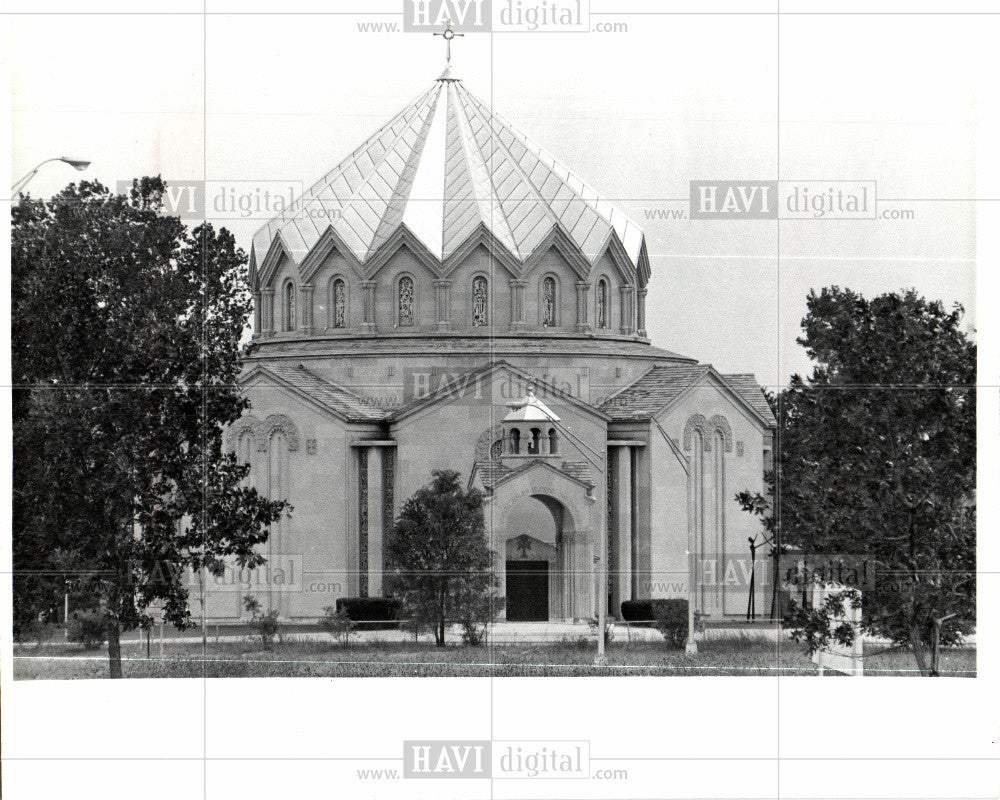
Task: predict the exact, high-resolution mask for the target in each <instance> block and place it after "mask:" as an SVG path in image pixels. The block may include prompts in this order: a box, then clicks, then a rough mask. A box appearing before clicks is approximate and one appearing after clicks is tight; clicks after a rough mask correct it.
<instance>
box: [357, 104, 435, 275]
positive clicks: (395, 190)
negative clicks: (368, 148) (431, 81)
mask: <svg viewBox="0 0 1000 800" xmlns="http://www.w3.org/2000/svg"><path fill="white" fill-rule="evenodd" d="M430 92H436V97H435V98H434V104H433V106H432V107H431V110H430V113H429V114H428V115H427V119H425V120H424V122H423V124H422V125H421V128H420V132H419V133H418V134H417V141H416V142H414V145H413V147H411V148H410V152H409V154H408V157H407V159H406V161H405V163H404V165H403V172H401V173H400V174H399V176H398V179H397V180H396V182H395V184H394V185H393V187H392V193H391V194H390V195H389V199H388V200H386V201H385V205H386V213H385V214H382V215H381V219H380V221H379V225H378V227H377V228H376V229H375V230H374V231H373V232H372V238H371V241H370V242H368V247H367V252H365V254H364V256H363V257H362V259H361V262H362V264H364V263H366V262H367V261H368V259H369V258H370V257H371V256H372V255H374V254H375V252H376V251H378V249H379V247H381V246H382V245H383V244H385V243H386V242H387V241H389V239H391V238H392V234H393V233H395V231H396V230H397V229H398V228H399V226H400V225H403V224H404V223H403V216H404V214H405V213H406V203H407V201H408V200H409V198H410V192H411V191H413V180H412V178H411V180H410V183H409V186H408V187H407V191H406V196H405V197H403V196H402V195H401V194H400V191H399V190H400V187H401V186H402V184H403V175H404V174H405V173H406V170H407V169H409V168H410V166H411V163H410V162H411V161H412V160H413V156H414V153H415V152H416V150H417V147H418V146H419V148H420V154H421V156H422V155H423V152H424V147H426V146H427V138H428V136H429V134H430V130H431V124H432V123H433V121H434V115H435V114H436V113H437V104H438V103H440V102H441V87H440V86H434V87H433V88H432V89H431V90H430ZM430 92H428V93H426V94H425V95H424V97H426V96H427V94H430ZM403 133H405V129H404V131H401V132H400V134H399V136H397V137H396V139H395V141H394V142H393V143H392V144H393V147H395V146H396V144H397V143H398V142H399V140H400V139H401V138H402V137H403ZM392 149H393V148H386V151H385V153H383V154H382V158H380V159H379V164H378V166H381V165H382V164H384V163H385V161H386V159H387V158H388V154H389V153H390V152H391V151H392ZM419 161H420V158H417V162H418V163H419ZM376 169H377V167H376ZM373 171H374V170H373ZM413 177H416V168H415V167H414V173H413ZM363 185H364V184H362V186H363ZM359 188H360V187H359ZM356 194H357V193H356V192H355V194H352V195H351V198H353V197H354V196H355V195H356ZM397 198H399V199H401V200H402V202H403V210H402V213H400V214H399V219H398V220H397V221H396V224H395V225H394V226H393V227H392V229H391V230H390V231H389V232H388V235H385V236H384V237H383V239H382V241H381V242H379V243H378V244H377V245H376V240H377V239H378V237H379V231H380V230H382V229H383V228H384V227H385V225H386V221H387V220H386V218H387V216H388V212H389V209H390V208H392V207H393V203H394V202H396V200H397ZM410 233H413V231H410ZM413 235H414V238H418V239H419V238H420V237H418V236H417V235H416V234H413ZM428 249H430V248H428Z"/></svg>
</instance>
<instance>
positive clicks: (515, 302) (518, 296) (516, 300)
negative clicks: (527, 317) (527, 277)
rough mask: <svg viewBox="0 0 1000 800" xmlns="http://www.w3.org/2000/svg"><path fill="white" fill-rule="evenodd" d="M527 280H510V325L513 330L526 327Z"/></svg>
mask: <svg viewBox="0 0 1000 800" xmlns="http://www.w3.org/2000/svg"><path fill="white" fill-rule="evenodd" d="M527 285H528V282H527V281H522V280H512V281H510V327H511V330H515V331H518V330H523V329H524V287H525V286H527Z"/></svg>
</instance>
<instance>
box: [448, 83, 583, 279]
mask: <svg viewBox="0 0 1000 800" xmlns="http://www.w3.org/2000/svg"><path fill="white" fill-rule="evenodd" d="M463 88H464V87H463ZM464 91H465V94H466V95H468V97H469V99H470V100H472V102H473V103H475V104H476V105H477V106H481V105H482V104H481V101H480V100H479V98H477V97H476V96H475V95H474V94H473V93H472V92H470V91H469V90H468V89H464ZM480 113H482V112H481V111H480ZM489 117H491V118H492V119H496V120H498V121H499V122H500V124H501V126H504V127H507V128H509V129H511V130H517V129H516V128H514V126H513V125H511V124H510V123H509V122H508V121H507V120H506V119H504V118H503V117H501V116H500V115H499V114H497V113H495V112H494V111H493V106H490V114H489ZM489 131H490V138H491V139H494V140H495V141H496V143H497V147H498V148H503V152H504V153H505V154H506V155H507V158H508V160H509V161H510V164H511V166H512V168H513V169H514V170H516V171H517V174H518V175H519V176H520V177H521V180H522V181H523V182H524V184H525V185H526V186H527V187H528V188H529V190H530V191H531V193H532V194H533V195H534V198H535V202H536V203H537V204H538V205H539V206H541V209H542V213H543V214H544V215H545V216H546V217H548V218H549V219H551V220H552V223H553V225H556V226H557V225H559V222H560V220H559V217H557V216H556V213H555V212H554V211H553V210H552V206H551V205H550V204H549V202H548V201H547V200H546V199H545V198H544V197H543V196H542V193H541V192H540V191H539V189H538V187H537V186H535V184H534V181H532V180H531V178H530V177H529V176H528V174H527V173H526V172H525V171H524V169H523V168H522V167H521V162H520V161H518V159H516V158H514V154H513V153H511V152H510V148H509V147H508V146H507V145H505V144H504V143H503V141H502V140H501V139H500V135H499V134H498V133H497V132H496V130H495V128H494V126H493V124H492V122H491V123H490V125H489ZM517 132H518V133H521V131H517ZM521 138H522V139H523V138H525V137H524V134H523V133H521ZM490 187H491V188H493V187H494V184H493V181H492V180H490ZM495 194H496V192H495V190H494V195H495ZM498 205H500V212H501V214H503V217H504V222H505V223H506V224H507V227H508V228H509V229H510V233H511V238H513V237H514V229H513V228H512V227H511V225H510V220H508V219H507V215H506V214H504V213H503V205H502V201H500V200H499V199H498ZM537 227H538V225H535V228H537ZM532 230H534V228H532ZM588 235H589V232H588ZM570 238H571V239H572V237H570ZM515 243H516V240H515ZM518 252H520V248H518ZM581 252H582V248H581ZM584 257H586V254H584ZM523 261H527V257H525V258H524V259H523ZM588 261H589V259H588Z"/></svg>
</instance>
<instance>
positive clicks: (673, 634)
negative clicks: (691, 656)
mask: <svg viewBox="0 0 1000 800" xmlns="http://www.w3.org/2000/svg"><path fill="white" fill-rule="evenodd" d="M652 607H653V614H654V619H655V620H656V629H657V630H658V631H659V632H660V633H662V634H663V638H664V639H665V640H666V641H668V642H670V643H671V644H672V645H674V647H684V645H686V644H687V638H688V603H687V600H684V599H682V598H670V599H661V600H654V601H653V602H652Z"/></svg>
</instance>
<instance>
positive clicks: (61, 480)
mask: <svg viewBox="0 0 1000 800" xmlns="http://www.w3.org/2000/svg"><path fill="white" fill-rule="evenodd" d="M164 191H165V187H164V184H163V182H162V181H161V180H160V179H159V178H143V179H141V180H137V181H135V182H134V183H133V187H132V190H131V192H129V193H128V194H126V195H118V194H114V193H112V192H110V191H109V190H108V189H106V188H105V187H103V186H101V185H100V184H98V183H88V182H82V183H80V184H78V185H70V186H69V187H67V188H66V189H65V190H64V191H63V192H62V193H60V194H58V195H56V196H55V197H53V198H52V199H51V200H48V201H42V200H34V199H31V198H30V197H22V198H21V200H20V201H19V202H18V203H17V204H16V205H14V206H13V210H12V215H13V225H12V241H11V262H12V324H11V328H12V332H11V333H12V345H13V346H12V364H13V377H14V385H15V387H16V389H15V398H14V570H15V596H14V601H15V617H16V620H15V621H16V623H17V622H20V623H22V624H24V623H27V622H28V621H30V620H31V619H33V618H36V617H37V615H38V613H39V611H44V610H45V609H47V608H49V607H51V605H52V603H53V600H54V597H55V596H56V595H57V594H60V593H61V592H62V590H63V589H64V586H65V581H66V580H70V581H71V582H72V585H73V586H74V588H75V589H76V590H78V591H85V592H92V593H94V594H95V596H96V597H98V598H99V600H100V604H101V607H102V609H103V610H104V612H105V613H106V614H107V617H108V621H109V638H108V647H109V656H110V660H111V671H112V675H113V676H117V675H120V671H121V666H120V660H119V658H120V657H119V652H118V634H119V631H120V630H121V629H122V628H124V629H128V628H132V627H134V626H136V625H138V624H140V623H142V622H143V621H144V620H146V619H147V611H148V608H149V606H150V604H152V603H154V602H157V603H159V604H160V605H162V607H163V608H164V610H165V614H166V617H167V619H168V620H169V621H171V622H173V623H174V624H177V625H181V626H183V625H185V624H186V623H187V622H188V616H189V610H188V606H187V591H186V588H185V573H186V571H187V570H188V569H195V570H198V569H201V568H207V569H209V570H211V571H213V572H219V571H221V570H222V569H223V564H224V560H225V559H227V558H231V559H233V560H235V561H236V562H237V563H239V564H240V565H243V566H255V565H257V564H259V563H260V561H261V558H260V556H259V555H257V554H256V552H255V551H254V547H255V545H257V544H259V543H261V542H262V541H264V540H265V539H266V537H267V530H266V528H267V525H269V524H270V523H271V522H272V521H273V520H274V519H275V518H276V516H277V515H278V514H279V513H281V512H282V509H283V506H284V504H282V503H273V502H267V501H265V500H263V499H262V498H261V497H259V496H258V495H257V493H256V492H255V490H253V489H251V488H247V487H245V486H243V485H242V480H243V478H244V477H245V475H246V473H247V468H246V467H244V466H242V465H240V464H238V463H237V461H236V459H235V457H234V456H233V455H232V454H228V453H224V452H223V449H222V432H223V429H224V428H225V426H226V425H227V424H229V423H231V422H232V421H234V420H235V419H236V418H237V417H239V416H240V414H241V413H242V412H243V410H244V409H245V408H246V407H247V401H246V400H245V399H244V398H243V397H242V396H241V394H240V391H239V389H238V387H237V383H236V379H237V376H238V374H239V371H240V354H239V345H240V339H241V337H242V335H243V332H244V329H245V327H246V323H247V319H248V316H249V314H250V308H251V307H250V295H249V292H248V291H247V289H246V274H245V271H246V268H245V264H246V256H245V255H244V253H243V252H242V251H241V250H239V249H238V248H237V247H236V246H235V241H234V239H233V237H232V235H231V234H230V233H229V232H228V231H226V230H225V229H222V230H220V231H218V232H216V231H215V230H214V229H213V227H212V226H211V225H209V224H204V225H200V226H198V227H196V228H194V229H193V230H191V231H188V230H187V229H186V227H185V226H184V225H183V224H182V223H181V221H180V220H179V219H177V218H176V217H169V216H165V215H163V214H162V213H161V212H162V197H163V194H164Z"/></svg>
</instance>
